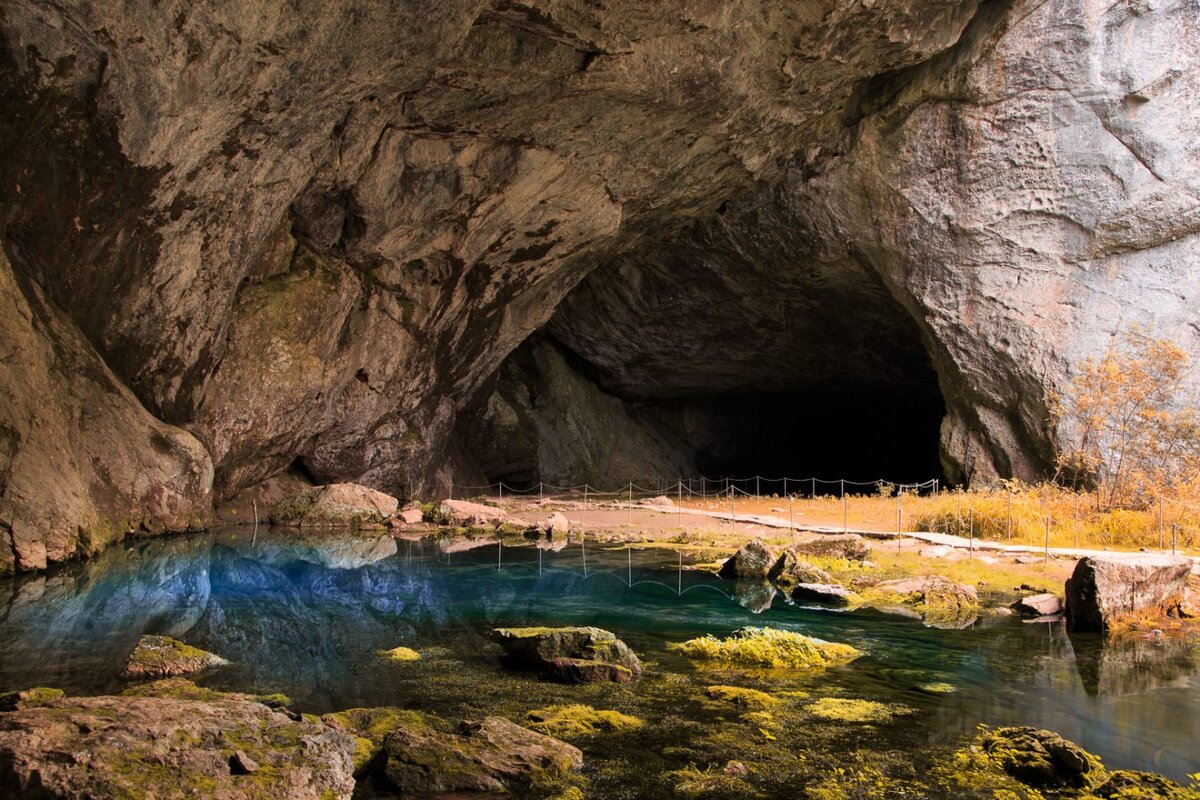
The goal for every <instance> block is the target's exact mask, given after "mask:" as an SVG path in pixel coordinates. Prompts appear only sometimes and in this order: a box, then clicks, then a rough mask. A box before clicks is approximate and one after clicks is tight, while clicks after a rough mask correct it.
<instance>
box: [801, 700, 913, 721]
mask: <svg viewBox="0 0 1200 800" xmlns="http://www.w3.org/2000/svg"><path fill="white" fill-rule="evenodd" d="M805 710H806V711H808V713H810V714H812V715H813V716H814V717H818V718H820V719H823V720H828V721H829V722H879V723H882V722H891V721H892V719H894V718H895V717H898V716H902V715H904V714H911V713H913V709H911V708H907V707H905V706H901V705H896V704H894V703H892V704H889V703H877V702H875V701H874V700H858V699H848V698H841V697H823V698H821V699H820V700H816V701H814V702H812V703H809V704H808V705H807V706H805Z"/></svg>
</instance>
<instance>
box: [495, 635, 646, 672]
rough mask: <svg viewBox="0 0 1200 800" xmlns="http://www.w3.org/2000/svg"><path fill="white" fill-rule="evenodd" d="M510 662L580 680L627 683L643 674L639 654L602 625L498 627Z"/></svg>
mask: <svg viewBox="0 0 1200 800" xmlns="http://www.w3.org/2000/svg"><path fill="white" fill-rule="evenodd" d="M493 638H494V639H495V640H496V641H497V642H499V643H500V646H501V647H503V648H504V652H505V654H506V655H507V656H508V659H509V661H510V662H511V663H512V664H513V665H514V666H517V667H520V668H523V669H534V670H539V671H542V672H545V673H547V674H549V675H551V676H552V677H555V678H559V679H561V680H566V681H570V682H577V683H604V682H613V683H627V682H629V681H630V680H632V679H633V678H636V677H637V676H639V675H641V674H642V662H641V660H640V659H638V657H637V654H636V653H634V652H633V651H632V650H630V649H629V646H628V645H626V644H625V643H624V642H623V641H621V640H620V639H618V638H617V637H616V636H615V635H614V634H612V633H611V632H609V631H606V630H601V629H600V628H591V627H586V628H497V629H496V630H495V631H493Z"/></svg>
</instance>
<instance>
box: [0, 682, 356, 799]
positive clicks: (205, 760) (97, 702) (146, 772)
mask: <svg viewBox="0 0 1200 800" xmlns="http://www.w3.org/2000/svg"><path fill="white" fill-rule="evenodd" d="M353 752H354V740H353V738H352V737H351V736H349V735H348V734H346V733H344V732H342V731H337V730H334V729H333V728H330V727H327V726H325V725H323V724H321V723H319V722H314V721H307V720H294V719H291V718H289V717H288V716H286V715H285V714H283V713H281V712H278V711H274V710H272V709H270V708H268V707H266V706H265V705H262V704H260V703H255V702H247V701H244V700H240V699H228V698H221V699H217V700H215V701H212V702H197V701H192V700H178V699H173V698H164V697H86V698H84V697H72V698H63V699H59V700H55V701H52V702H50V703H48V704H47V705H44V706H39V707H35V708H24V709H21V710H18V711H12V712H8V713H5V714H0V796H4V797H17V796H36V797H55V798H87V797H96V798H109V797H131V798H150V797H158V798H171V797H187V796H196V797H219V798H222V799H223V800H224V798H229V799H230V800H243V799H244V800H250V798H262V797H287V798H289V799H291V798H295V800H331V798H347V800H348V798H349V797H350V795H351V792H352V791H353V789H354V779H353V777H352V776H351V755H352V753H353ZM239 753H240V757H238V759H237V763H236V764H235V763H234V761H233V760H231V757H234V756H237V755H238V754H239ZM62 754H70V756H69V757H67V758H64V757H62ZM251 773H252V775H253V777H250V774H251Z"/></svg>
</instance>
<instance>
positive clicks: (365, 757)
mask: <svg viewBox="0 0 1200 800" xmlns="http://www.w3.org/2000/svg"><path fill="white" fill-rule="evenodd" d="M321 721H322V722H324V723H326V724H327V725H332V726H333V727H335V728H341V729H343V730H346V731H349V732H350V733H351V734H353V736H354V773H355V774H356V775H357V774H359V773H360V772H362V771H363V770H364V769H366V767H367V766H368V765H369V764H370V763H371V762H372V761H374V760H375V757H376V756H378V755H379V751H380V750H381V749H382V748H383V740H384V738H386V737H387V735H388V734H389V733H391V732H392V731H394V730H397V729H398V728H409V729H415V730H420V731H430V730H432V724H431V721H430V718H429V717H427V716H425V715H424V714H421V713H420V712H417V711H404V710H402V709H399V708H392V707H388V706H385V707H382V708H351V709H348V710H346V711H338V712H336V713H333V714H326V715H325V716H324V717H321Z"/></svg>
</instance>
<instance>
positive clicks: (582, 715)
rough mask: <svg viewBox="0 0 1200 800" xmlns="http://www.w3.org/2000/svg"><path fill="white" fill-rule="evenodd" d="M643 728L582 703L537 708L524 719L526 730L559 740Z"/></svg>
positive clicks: (634, 720)
mask: <svg viewBox="0 0 1200 800" xmlns="http://www.w3.org/2000/svg"><path fill="white" fill-rule="evenodd" d="M643 724H645V723H643V722H642V720H640V719H638V718H637V717H634V716H630V715H629V714H622V713H621V712H620V711H607V710H598V709H595V708H592V707H591V706H588V705H583V704H581V703H571V704H568V705H556V706H547V707H545V708H536V709H534V710H533V711H530V712H529V713H528V714H526V715H525V725H526V727H528V728H530V729H532V730H535V731H538V732H540V733H545V734H549V735H550V736H555V737H559V738H568V739H569V738H573V737H576V736H592V735H594V734H597V733H610V732H615V731H628V730H636V729H638V728H640V727H642V725H643Z"/></svg>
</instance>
